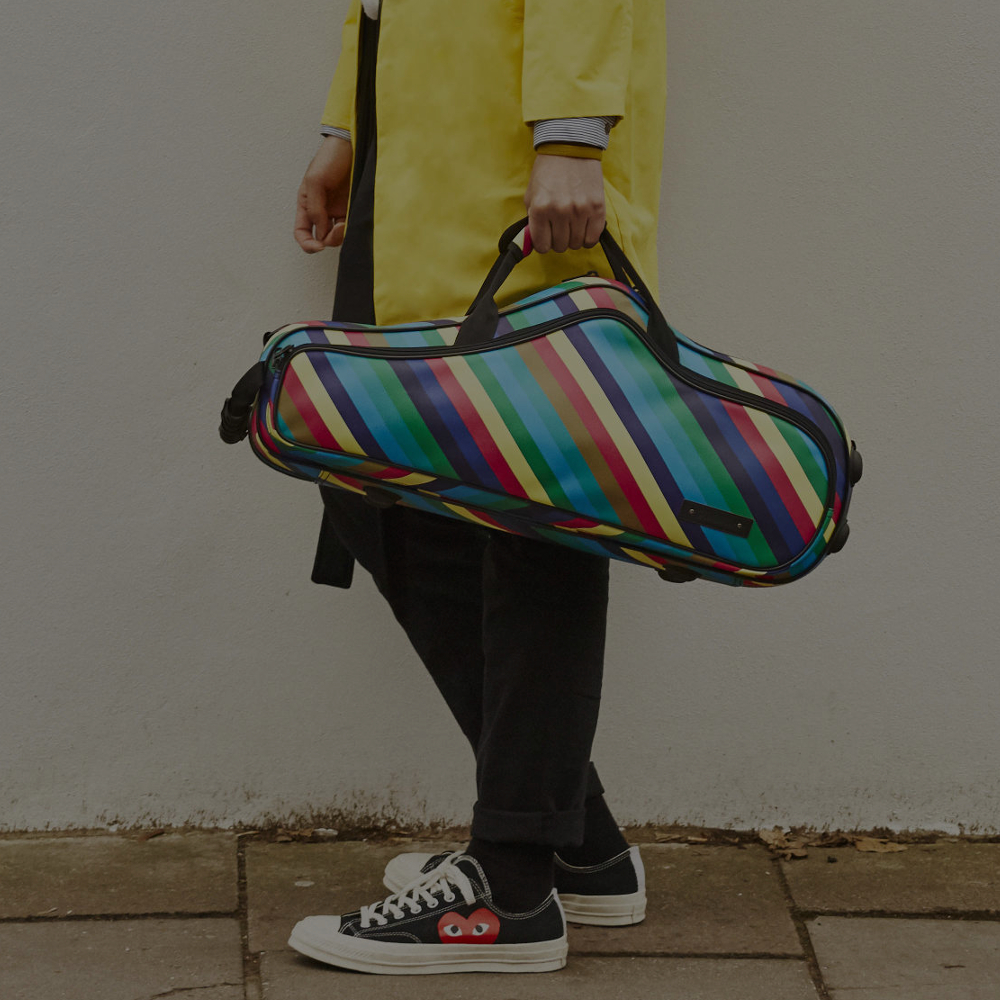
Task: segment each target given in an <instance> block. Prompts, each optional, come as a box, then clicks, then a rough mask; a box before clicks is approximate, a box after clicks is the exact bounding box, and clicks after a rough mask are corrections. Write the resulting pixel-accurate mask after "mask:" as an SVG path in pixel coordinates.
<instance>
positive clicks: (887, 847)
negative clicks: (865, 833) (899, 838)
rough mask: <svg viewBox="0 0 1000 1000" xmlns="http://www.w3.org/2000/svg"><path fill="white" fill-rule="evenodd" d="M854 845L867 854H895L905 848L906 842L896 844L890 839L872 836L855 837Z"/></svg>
mask: <svg viewBox="0 0 1000 1000" xmlns="http://www.w3.org/2000/svg"><path fill="white" fill-rule="evenodd" d="M853 842H854V846H855V847H856V848H857V850H859V851H865V852H866V853H869V854H896V853H898V852H899V851H905V850H906V844H896V843H894V842H893V841H891V840H876V839H875V838H874V837H855V838H853Z"/></svg>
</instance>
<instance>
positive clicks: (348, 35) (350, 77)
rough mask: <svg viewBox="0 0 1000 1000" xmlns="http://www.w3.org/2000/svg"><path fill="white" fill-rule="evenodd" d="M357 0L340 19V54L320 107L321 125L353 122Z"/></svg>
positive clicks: (339, 125)
mask: <svg viewBox="0 0 1000 1000" xmlns="http://www.w3.org/2000/svg"><path fill="white" fill-rule="evenodd" d="M360 19H361V0H354V2H353V3H352V4H351V8H350V10H349V11H348V13H347V20H346V21H344V30H343V34H342V37H341V45H340V58H339V59H338V60H337V69H336V70H335V71H334V74H333V83H331V84H330V93H329V95H328V96H327V99H326V108H325V109H324V111H323V120H322V122H321V124H322V125H329V126H330V127H331V128H343V129H347V130H348V131H351V130H352V126H353V124H354V91H355V87H356V86H357V79H358V30H359V23H360Z"/></svg>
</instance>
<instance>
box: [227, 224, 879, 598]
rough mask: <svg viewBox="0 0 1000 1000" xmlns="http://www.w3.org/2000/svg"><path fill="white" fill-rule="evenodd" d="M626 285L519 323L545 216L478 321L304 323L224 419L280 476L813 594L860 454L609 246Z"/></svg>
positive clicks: (543, 299)
mask: <svg viewBox="0 0 1000 1000" xmlns="http://www.w3.org/2000/svg"><path fill="white" fill-rule="evenodd" d="M601 245H602V247H603V249H604V251H605V253H606V254H607V257H608V260H609V261H610V263H611V267H612V272H613V273H614V274H615V276H616V277H615V280H609V279H605V278H601V277H597V276H595V275H588V276H585V277H579V278H574V279H571V280H568V281H564V282H561V283H560V284H558V285H555V286H553V287H551V288H546V289H545V290H543V291H540V292H537V293H535V294H533V295H530V296H528V297H527V298H524V299H521V300H520V301H518V302H515V303H513V304H512V305H509V306H506V307H505V308H503V309H498V308H497V306H496V303H495V301H494V296H495V295H496V293H497V291H498V290H499V288H500V286H501V285H502V283H503V281H504V280H505V279H506V277H507V276H508V275H509V274H510V272H511V271H512V270H513V268H514V267H515V266H516V264H517V262H518V261H520V260H521V259H523V258H524V257H525V256H527V255H528V254H529V253H530V252H531V243H530V235H529V233H528V230H527V228H526V220H522V222H520V223H517V224H516V225H514V226H512V227H511V228H510V229H508V230H507V232H506V233H505V234H504V236H503V237H502V238H501V241H500V247H501V253H500V257H499V258H498V260H497V262H496V263H495V264H494V265H493V268H492V269H491V271H490V273H489V275H487V278H486V281H485V282H484V284H483V287H482V289H480V292H479V294H478V295H477V297H476V299H475V301H474V302H473V304H472V306H471V307H470V310H469V313H468V315H467V316H465V317H463V318H459V319H455V318H452V319H442V320H434V321H431V322H414V323H407V324H402V325H397V326H391V327H377V326H368V325H361V324H351V323H337V322H313V323H292V324H290V325H288V326H284V327H282V328H281V329H279V330H277V331H275V332H274V333H271V334H268V335H266V341H265V349H264V353H263V355H262V356H261V359H260V361H259V362H258V363H257V364H256V365H255V366H254V367H253V368H252V369H251V370H250V371H249V372H247V373H246V375H244V377H243V378H242V379H241V380H240V383H239V384H238V385H237V387H236V388H235V389H234V390H233V395H232V397H231V398H230V399H228V400H227V401H226V406H225V407H224V408H223V419H222V426H221V427H220V433H221V434H222V437H223V439H224V440H226V441H228V442H230V443H232V442H235V441H239V440H242V438H243V437H245V436H247V433H249V438H250V444H251V446H252V448H253V450H254V452H255V453H256V454H257V456H258V457H259V458H260V459H261V460H262V461H263V462H264V463H265V464H266V465H268V466H270V467H271V468H273V469H277V470H278V471H280V472H284V473H286V474H287V475H290V476H294V477H295V478H297V479H306V480H310V481H312V482H317V483H323V484H325V485H328V486H334V487H339V488H341V489H344V490H349V491H351V492H353V493H358V494H363V495H364V496H365V497H366V498H367V499H368V500H369V501H370V502H372V503H373V504H376V505H377V506H383V507H386V506H391V505H392V504H395V503H400V504H404V505H406V506H409V507H415V508H418V509H420V510H425V511H432V512H434V513H437V514H442V515H445V516H447V517H451V518H459V519H462V520H465V521H469V522H471V523H473V524H478V525H485V526H486V527H489V528H494V529H498V530H500V531H509V532H513V533H515V534H518V535H525V536H528V537H531V538H537V539H542V540H545V541H550V542H557V543H559V544H562V545H569V546H572V547H574V548H578V549H583V550H585V551H587V552H592V553H595V554H597V555H601V556H606V557H609V558H612V559H621V560H624V561H626V562H632V563H638V564H640V565H643V566H650V567H652V568H653V569H656V570H657V571H658V572H659V574H660V576H662V577H663V578H664V579H667V580H674V581H686V580H693V579H697V578H702V579H706V580H713V581H716V582H719V583H728V584H731V585H735V586H745V587H767V586H773V585H775V584H780V583H788V582H790V581H792V580H797V579H798V578H799V577H801V576H803V575H804V574H806V573H807V572H809V570H811V569H813V568H814V567H815V566H816V565H817V564H818V563H819V562H820V561H821V560H822V559H823V558H824V557H825V556H826V555H827V554H829V553H831V552H836V551H838V550H839V549H840V548H841V547H842V546H843V544H844V542H845V541H846V540H847V534H848V527H847V520H846V517H847V508H848V503H849V501H850V497H851V491H852V487H853V485H854V484H855V483H856V482H857V481H858V479H860V477H861V456H860V454H859V453H858V451H857V449H856V448H855V447H854V443H853V442H852V441H851V440H850V438H849V437H848V435H847V433H846V431H845V430H844V425H843V423H842V422H841V420H840V418H839V417H838V416H837V414H836V413H835V412H834V410H833V409H832V408H831V407H830V405H829V404H828V403H827V402H826V401H825V400H823V399H822V398H821V397H820V396H819V395H817V394H816V393H815V392H814V391H813V390H812V389H810V388H809V387H808V386H806V385H804V384H803V383H802V382H799V381H798V380H797V379H794V378H790V377H789V376H787V375H782V374H780V373H779V372H776V371H774V370H772V369H770V368H765V367H764V366H762V365H758V364H753V363H751V362H747V361H739V360H737V359H735V358H731V357H729V356H728V355H725V354H720V353H719V352H718V351H714V350H710V349H709V348H706V347H702V346H701V345H699V344H696V343H694V342H693V341H691V340H688V339H687V338H686V337H683V336H681V335H680V334H678V333H676V332H675V331H673V330H672V329H671V328H670V327H669V326H668V325H667V322H666V320H665V319H664V318H663V315H662V313H661V312H660V310H659V308H658V307H657V305H656V303H655V301H654V300H653V298H652V296H651V295H650V293H649V291H648V289H647V288H646V286H645V285H644V283H643V282H642V280H641V278H640V277H639V275H638V273H637V272H636V270H635V268H634V267H633V266H632V265H631V263H630V262H629V261H628V258H627V257H626V256H625V254H624V253H623V252H622V250H621V249H620V248H619V247H618V245H617V243H615V241H614V240H613V239H612V237H611V235H610V234H609V233H608V232H607V231H605V233H604V234H603V236H602V237H601Z"/></svg>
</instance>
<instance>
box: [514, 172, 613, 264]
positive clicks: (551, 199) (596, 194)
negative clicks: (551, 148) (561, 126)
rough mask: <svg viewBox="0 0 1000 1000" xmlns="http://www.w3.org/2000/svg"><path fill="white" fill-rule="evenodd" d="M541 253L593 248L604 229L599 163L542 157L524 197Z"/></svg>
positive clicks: (532, 234) (533, 242) (529, 219)
mask: <svg viewBox="0 0 1000 1000" xmlns="http://www.w3.org/2000/svg"><path fill="white" fill-rule="evenodd" d="M524 203H525V206H526V207H527V209H528V228H529V229H530V231H531V241H532V244H533V246H534V249H535V250H537V251H538V252H539V253H548V252H549V251H550V250H554V251H555V252H556V253H563V252H564V251H566V250H579V249H581V248H582V247H592V246H595V245H596V244H597V242H598V241H599V240H600V237H601V233H602V232H603V230H604V222H605V207H604V177H603V174H602V172H601V164H600V161H598V160H590V159H576V158H573V157H564V156H549V155H545V154H540V155H539V156H538V157H537V158H536V160H535V165H534V168H533V169H532V173H531V181H530V182H529V185H528V190H527V192H526V193H525V196H524Z"/></svg>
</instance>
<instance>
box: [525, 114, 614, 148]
mask: <svg viewBox="0 0 1000 1000" xmlns="http://www.w3.org/2000/svg"><path fill="white" fill-rule="evenodd" d="M617 121H618V119H617V118H547V119H545V120H544V121H539V122H535V124H534V129H535V148H536V149H537V148H538V147H539V146H541V145H542V143H546V142H559V143H564V142H570V143H579V144H580V145H582V146H596V147H597V148H598V149H607V148H608V133H609V132H610V131H611V129H612V128H613V127H614V125H615V124H616V123H617Z"/></svg>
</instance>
